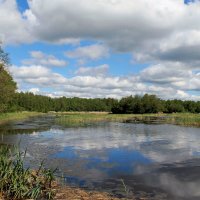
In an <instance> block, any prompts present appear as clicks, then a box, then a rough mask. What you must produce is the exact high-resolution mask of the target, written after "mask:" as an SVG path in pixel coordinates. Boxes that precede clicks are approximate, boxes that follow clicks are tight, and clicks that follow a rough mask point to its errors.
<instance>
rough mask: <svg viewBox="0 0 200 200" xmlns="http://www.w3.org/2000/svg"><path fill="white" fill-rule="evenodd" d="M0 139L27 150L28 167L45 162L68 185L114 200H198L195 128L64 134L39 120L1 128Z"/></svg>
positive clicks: (106, 128) (104, 127)
mask: <svg viewBox="0 0 200 200" xmlns="http://www.w3.org/2000/svg"><path fill="white" fill-rule="evenodd" d="M5 133H6V134H5ZM27 133H28V134H27ZM0 135H1V139H0V141H1V143H3V144H18V143H20V147H21V148H22V149H25V148H27V149H28V154H27V161H26V163H27V165H30V166H32V167H34V166H37V165H39V163H40V161H42V160H43V159H45V163H46V165H47V166H48V167H51V168H55V167H58V168H59V173H58V175H60V176H61V175H62V176H64V177H65V179H64V180H65V182H66V183H68V184H71V185H75V186H77V185H78V186H81V187H84V188H87V189H96V190H100V191H101V190H104V191H108V192H111V193H114V194H115V195H117V196H119V197H121V196H127V197H130V198H131V196H132V194H133V193H134V195H135V196H136V197H137V196H138V197H141V196H143V197H148V198H150V199H187V200H188V199H189V200H190V199H191V200H193V199H200V190H199V187H200V129H199V128H188V127H180V126H174V125H165V124H156V125H155V124H131V123H128V124H125V123H113V122H112V123H102V124H99V125H98V126H94V127H92V126H90V127H84V128H66V129H64V128H62V127H59V126H56V125H54V120H53V118H52V117H40V118H33V119H31V120H29V121H22V122H17V123H12V124H8V125H6V126H4V127H1V128H0ZM122 180H123V181H122ZM124 184H125V185H126V187H127V188H126V191H125V187H124Z"/></svg>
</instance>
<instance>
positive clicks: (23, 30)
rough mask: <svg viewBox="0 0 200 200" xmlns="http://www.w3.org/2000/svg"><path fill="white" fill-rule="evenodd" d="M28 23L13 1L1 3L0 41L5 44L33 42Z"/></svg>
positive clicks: (7, 0) (8, 0)
mask: <svg viewBox="0 0 200 200" xmlns="http://www.w3.org/2000/svg"><path fill="white" fill-rule="evenodd" d="M33 39H34V36H33V35H32V34H31V32H30V30H29V24H28V21H27V20H25V19H24V18H23V16H22V15H21V14H20V12H19V11H18V9H17V4H16V2H15V1H13V0H6V1H5V0H4V1H3V0H1V1H0V40H1V41H2V42H3V43H5V44H13V43H14V44H17V43H24V42H30V41H33Z"/></svg>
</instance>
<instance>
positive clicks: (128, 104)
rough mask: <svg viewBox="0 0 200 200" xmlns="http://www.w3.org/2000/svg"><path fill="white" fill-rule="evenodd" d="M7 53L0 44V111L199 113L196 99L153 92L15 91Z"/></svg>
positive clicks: (198, 102) (199, 102)
mask: <svg viewBox="0 0 200 200" xmlns="http://www.w3.org/2000/svg"><path fill="white" fill-rule="evenodd" d="M8 65H9V58H8V55H7V54H6V53H5V52H4V51H3V49H2V48H1V46H0V113H2V112H16V111H38V112H49V111H55V112H58V111H60V112H64V111H107V112H112V113H121V114H122V113H136V114H143V113H158V112H165V113H173V112H191V113H200V101H197V102H195V101H182V100H162V99H160V98H158V97H157V96H156V95H149V94H145V95H144V96H138V95H136V96H129V97H124V98H122V99H121V100H117V99H113V98H102V99H101V98H95V99H86V98H78V97H73V98H67V97H60V98H51V97H47V96H42V95H35V94H33V93H29V92H26V93H23V92H20V93H19V92H16V89H17V87H16V83H15V82H14V80H13V78H12V76H11V74H10V73H9V72H8V70H7V66H8Z"/></svg>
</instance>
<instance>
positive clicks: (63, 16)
mask: <svg viewBox="0 0 200 200" xmlns="http://www.w3.org/2000/svg"><path fill="white" fill-rule="evenodd" d="M28 4H29V8H28V9H27V10H26V11H24V13H22V14H21V13H20V12H19V11H18V9H17V5H16V2H15V1H14V0H6V1H3V0H0V30H1V32H0V38H1V39H2V40H3V41H5V42H6V44H14V43H27V42H34V41H39V42H50V43H55V44H66V43H70V44H79V47H76V48H75V49H74V50H70V51H67V52H66V53H65V54H66V56H67V57H68V58H72V59H77V60H78V63H79V64H81V66H83V64H85V63H86V62H87V61H97V60H99V59H102V58H107V57H108V56H109V54H110V52H112V53H113V52H114V53H115V52H129V53H132V55H133V60H134V62H142V63H144V62H148V63H153V65H151V66H150V67H148V68H147V69H145V70H143V71H142V72H140V73H138V74H137V75H132V76H131V75H127V76H126V77H125V76H122V77H111V76H108V75H107V76H105V77H104V79H103V78H102V75H101V74H104V70H105V72H106V68H104V69H103V68H100V69H97V68H93V69H92V68H91V70H90V69H89V68H86V67H84V68H83V67H82V68H80V69H78V70H77V71H76V73H75V75H76V76H75V77H72V78H66V77H64V76H63V75H61V74H58V73H55V72H53V71H52V70H49V69H47V68H45V67H44V66H50V65H51V66H64V65H65V64H66V61H63V60H60V59H57V58H56V57H54V56H52V55H46V54H44V53H42V52H32V54H31V56H32V57H31V58H30V59H28V60H25V61H24V62H23V65H24V66H21V67H20V68H19V67H16V66H15V67H13V68H12V70H14V71H13V72H14V73H13V74H14V76H15V78H16V80H18V81H19V82H21V83H22V84H23V82H24V83H25V82H29V83H32V84H34V85H35V86H34V87H32V88H37V87H38V85H40V86H41V87H43V85H42V84H44V85H45V86H49V87H50V86H55V88H56V87H57V88H60V89H59V90H57V91H58V92H57V93H59V94H61V93H62V94H65V95H72V94H73V95H75V96H88V95H90V92H91V96H90V97H95V96H97V95H98V96H102V97H104V96H108V95H113V96H117V97H120V96H122V95H125V94H126V95H128V94H135V93H139V94H142V93H145V92H149V93H152V92H154V93H156V94H159V96H162V97H164V98H165V97H180V98H184V99H187V98H188V99H189V98H199V96H197V95H196V97H195V96H192V95H189V93H188V91H190V90H193V91H195V92H199V88H200V85H199V84H200V81H199V79H200V76H199V73H196V71H198V70H199V66H200V59H199V55H198V52H199V50H200V24H199V21H200V12H199V9H200V2H198V1H196V3H193V4H189V5H185V4H184V3H183V1H181V0H166V1H159V2H158V1H157V0H138V1H137V3H136V2H135V1H132V0H96V1H94V0H73V1H71V0H51V1H49V0H42V1H41V0H29V1H28ZM52 13H54V15H52ZM77 13H78V14H77ZM144 13H145V14H144ZM84 40H87V41H92V42H93V43H96V44H93V45H88V46H81V44H83V43H81V42H80V41H84ZM64 63H65V64H64ZM27 65H30V66H27ZM17 69H18V70H19V69H20V72H18V71H17ZM29 70H30V72H28V71H29ZM31 70H33V75H32V76H34V77H32V78H31V73H32V71H31ZM39 70H41V73H39V72H38V71H39ZM92 70H93V71H92ZM95 70H96V74H97V75H96V77H94V76H93V74H92V72H94V73H95ZM101 70H102V71H101ZM100 71H101V72H100ZM19 82H18V83H19ZM60 83H62V84H64V85H61V84H60ZM67 84H68V85H67ZM66 85H67V86H70V87H71V88H73V89H74V93H73V91H70V92H71V93H70V92H69V87H66V88H67V89H66V88H65V87H64V86H66ZM94 86H95V89H94ZM55 88H54V90H55ZM61 88H63V91H61ZM86 88H87V91H86ZM109 89H110V92H108V90H109ZM78 90H79V92H78ZM96 91H98V92H99V93H98V94H97V92H96ZM120 93H121V94H120ZM103 95H104V96H103Z"/></svg>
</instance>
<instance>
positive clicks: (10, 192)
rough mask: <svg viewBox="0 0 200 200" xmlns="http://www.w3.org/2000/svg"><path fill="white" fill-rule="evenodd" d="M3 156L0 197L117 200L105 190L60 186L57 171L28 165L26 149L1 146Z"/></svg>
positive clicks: (1, 158) (0, 152)
mask: <svg viewBox="0 0 200 200" xmlns="http://www.w3.org/2000/svg"><path fill="white" fill-rule="evenodd" d="M0 155H1V156H0V199H1V200H6V199H7V200H8V199H15V200H22V199H32V200H33V199H35V200H36V199H38V200H39V199H40V200H42V199H43V200H48V199H49V200H50V199H55V200H60V199H70V200H73V199H74V200H75V199H76V200H78V199H80V200H83V199H85V200H89V199H91V200H92V199H96V200H98V199H99V200H102V199H104V200H118V198H115V197H112V196H110V195H109V194H107V193H104V192H97V191H96V192H95V191H85V190H83V189H79V188H72V187H68V186H61V185H59V184H58V182H57V181H56V179H55V177H56V176H55V175H54V172H55V170H54V171H52V170H50V169H46V168H44V167H43V164H41V165H40V167H39V168H38V169H35V170H31V169H29V168H25V167H24V158H25V155H26V152H20V151H19V150H18V148H16V147H11V146H0Z"/></svg>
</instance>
